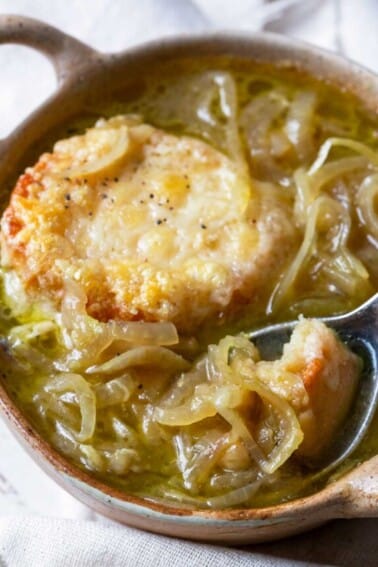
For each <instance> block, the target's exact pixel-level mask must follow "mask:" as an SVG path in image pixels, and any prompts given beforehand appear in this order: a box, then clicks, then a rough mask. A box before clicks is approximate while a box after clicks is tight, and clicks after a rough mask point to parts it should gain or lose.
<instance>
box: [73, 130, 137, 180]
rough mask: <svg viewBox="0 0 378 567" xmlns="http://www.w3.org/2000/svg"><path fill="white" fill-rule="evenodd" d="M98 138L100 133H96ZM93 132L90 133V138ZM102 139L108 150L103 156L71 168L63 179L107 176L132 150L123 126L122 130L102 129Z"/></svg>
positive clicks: (127, 133) (126, 131)
mask: <svg viewBox="0 0 378 567" xmlns="http://www.w3.org/2000/svg"><path fill="white" fill-rule="evenodd" d="M94 132H95V133H96V135H97V136H98V131H96V130H95V131H94ZM91 134H93V132H89V133H88V134H87V136H90V135H91ZM102 139H103V141H104V142H105V143H104V146H107V147H108V150H105V151H103V152H102V153H103V155H99V156H98V155H96V156H95V159H93V160H90V161H88V162H87V163H83V164H80V165H78V166H77V167H70V168H69V169H66V170H65V171H64V172H63V173H62V177H70V178H74V179H83V178H89V179H91V177H93V176H99V175H105V174H106V173H108V170H109V169H113V168H115V167H117V166H118V165H119V164H120V162H121V161H122V160H123V159H124V157H125V156H126V154H127V153H128V152H129V148H130V138H129V132H128V128H127V127H126V126H121V127H120V128H117V129H115V128H112V129H110V128H109V129H102Z"/></svg>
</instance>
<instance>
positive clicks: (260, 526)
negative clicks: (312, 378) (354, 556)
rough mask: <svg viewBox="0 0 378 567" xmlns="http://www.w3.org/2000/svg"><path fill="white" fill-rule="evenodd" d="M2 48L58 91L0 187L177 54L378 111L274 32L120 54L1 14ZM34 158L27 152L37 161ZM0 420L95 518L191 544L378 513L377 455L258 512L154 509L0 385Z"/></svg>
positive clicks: (371, 91)
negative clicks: (222, 58)
mask: <svg viewBox="0 0 378 567" xmlns="http://www.w3.org/2000/svg"><path fill="white" fill-rule="evenodd" d="M0 43H20V44H23V45H27V46H30V47H33V48H35V49H37V50H39V51H40V52H42V53H43V54H45V55H46V56H47V57H48V58H49V59H50V60H51V61H52V63H53V65H54V67H55V70H56V74H57V78H58V88H57V91H56V92H55V94H54V95H53V96H52V97H51V98H50V99H49V100H48V101H47V102H45V103H44V104H43V105H42V106H41V107H40V108H39V109H38V110H37V111H35V112H34V113H33V114H32V115H31V116H30V117H29V118H28V119H27V120H26V121H25V122H24V123H23V124H22V125H21V126H19V127H18V128H17V129H16V130H15V131H14V132H13V133H12V134H11V135H10V136H9V137H8V138H7V139H5V140H1V141H0V185H1V186H2V187H11V186H12V184H13V182H14V180H15V178H16V177H17V176H18V175H19V174H20V172H21V171H22V170H23V168H24V167H25V166H26V165H27V163H28V162H29V163H32V162H31V161H30V159H31V157H30V156H32V155H33V152H34V153H35V152H36V151H37V149H38V147H39V146H40V144H41V141H43V140H44V139H45V138H46V137H48V136H49V134H50V133H51V131H53V130H54V128H56V127H58V126H59V125H60V124H62V123H64V121H65V120H67V119H68V118H69V117H70V116H72V115H73V114H75V112H77V110H78V109H80V108H83V107H84V106H85V105H88V104H89V105H90V103H91V100H92V98H93V93H95V94H96V97H97V98H98V97H103V98H104V99H106V98H107V97H109V96H111V92H112V90H114V89H115V88H117V87H119V88H121V87H123V86H124V85H125V80H126V79H127V81H132V80H133V79H137V78H138V76H140V75H141V73H143V70H145V69H148V68H149V67H151V66H156V65H159V64H160V63H162V62H164V61H169V60H172V59H175V58H179V57H185V56H190V57H191V58H200V57H203V56H209V55H214V56H215V55H228V56H236V57H239V58H240V57H241V58H244V59H247V60H255V61H256V60H257V61H261V62H267V63H273V64H275V65H278V66H281V67H287V68H297V69H299V70H303V71H305V72H307V73H309V74H310V75H313V76H315V77H318V78H321V79H322V80H325V81H328V82H329V83H331V84H333V85H336V86H337V87H339V88H342V89H344V90H348V91H350V92H351V93H353V94H354V95H356V96H357V98H358V99H360V101H361V102H362V103H363V104H364V105H365V107H367V108H368V109H370V111H372V112H377V110H378V77H376V76H374V75H373V74H372V73H370V72H368V71H367V70H365V69H362V68H361V67H359V66H357V65H355V64H353V63H351V62H349V61H346V60H344V59H341V58H340V57H337V56H335V55H332V54H330V53H328V52H325V51H322V50H319V49H316V48H314V47H311V46H308V45H304V44H302V43H298V42H296V41H293V40H291V39H288V38H284V37H280V36H277V35H274V34H265V33H264V34H254V35H245V34H239V33H237V34H224V33H220V34H210V35H202V36H190V37H180V38H172V39H168V40H162V41H157V42H156V41H155V42H152V43H148V44H146V45H142V46H140V47H136V48H133V49H130V50H128V51H126V52H124V53H120V54H110V55H109V54H102V53H98V52H96V51H94V50H93V49H91V48H90V47H88V46H86V45H84V44H82V43H80V42H79V41H77V40H76V39H74V38H72V37H70V36H68V35H65V34H63V33H62V32H60V31H59V30H57V29H54V28H52V27H50V26H47V25H45V24H43V23H41V22H38V21H36V20H31V19H27V18H22V17H18V16H2V17H0ZM36 157H37V155H33V159H34V158H36ZM0 409H1V413H2V415H3V417H4V419H5V421H6V422H7V424H8V425H9V427H10V429H11V430H12V432H13V433H14V434H15V435H16V437H17V438H18V440H19V441H20V443H21V444H22V445H23V446H24V447H25V449H26V450H27V451H28V452H29V454H30V455H31V456H32V457H33V459H34V460H35V461H37V462H38V463H39V464H40V466H41V468H43V469H44V470H45V471H46V472H47V473H48V474H49V475H50V476H51V477H52V478H53V479H55V480H56V481H57V482H58V483H59V484H60V485H61V486H62V487H63V488H65V489H66V490H67V491H68V492H70V493H71V494H73V495H74V496H75V497H77V498H78V499H79V500H81V501H82V502H84V503H85V504H87V505H88V506H91V507H92V508H94V509H95V510H97V511H98V512H100V513H102V514H104V515H105V516H108V517H109V518H112V519H113V520H118V521H120V522H123V523H127V524H129V525H132V526H136V527H138V528H143V529H146V530H150V531H154V532H158V533H161V534H167V535H171V536H178V537H183V538H190V539H196V540H205V541H212V542H219V543H229V544H230V543H231V544H232V543H235V544H236V543H251V542H260V541H266V540H273V539H277V538H281V537H284V536H288V535H291V534H295V533H298V532H302V531H304V530H307V529H309V528H312V527H314V526H317V525H319V524H321V523H323V522H325V521H327V520H330V519H333V518H356V517H368V516H370V517H377V516H378V456H376V457H374V458H372V459H370V460H368V461H366V462H365V463H362V464H361V465H359V466H358V467H356V468H355V469H354V470H353V471H352V472H351V473H349V474H347V475H345V476H343V477H342V478H341V479H339V480H338V481H335V482H333V483H331V484H329V485H328V486H327V487H326V488H324V489H323V490H321V491H319V492H317V493H316V494H313V495H312V496H308V497H306V498H302V499H297V500H295V501H292V502H289V503H285V504H280V505H278V506H274V507H269V508H263V509H240V510H217V511H209V510H188V509H183V508H177V507H173V506H172V505H169V504H167V505H162V504H157V503H153V502H150V501H147V500H143V499H141V498H137V497H134V496H130V495H128V494H124V493H121V492H120V491H117V490H114V489H112V488H110V487H109V486H106V485H105V484H102V483H101V482H98V481H96V480H95V479H93V478H92V477H91V476H89V475H87V474H85V473H84V472H82V471H80V470H79V469H77V468H76V467H74V466H73V465H71V464H70V463H68V462H67V461H66V460H65V459H64V458H63V457H62V456H60V455H59V454H58V453H57V452H56V451H54V449H52V448H51V447H50V446H49V445H48V444H47V443H46V442H45V441H44V440H43V439H42V438H41V437H40V436H39V435H38V433H37V432H36V431H35V430H34V429H33V427H32V425H31V424H30V423H29V422H28V421H27V419H26V418H25V417H24V416H23V414H22V413H21V412H20V410H19V409H18V408H17V407H16V406H15V404H14V402H13V401H12V400H11V399H10V397H9V396H8V394H7V392H6V390H5V389H4V388H3V387H2V385H1V382H0Z"/></svg>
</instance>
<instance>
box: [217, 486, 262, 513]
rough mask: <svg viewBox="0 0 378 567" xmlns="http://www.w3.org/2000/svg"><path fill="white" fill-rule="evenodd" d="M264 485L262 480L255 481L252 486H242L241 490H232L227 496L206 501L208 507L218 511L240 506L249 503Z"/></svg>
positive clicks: (223, 495)
mask: <svg viewBox="0 0 378 567" xmlns="http://www.w3.org/2000/svg"><path fill="white" fill-rule="evenodd" d="M261 484H262V480H255V481H254V482H251V483H250V484H247V485H245V486H242V487H241V488H236V489H235V490H231V491H230V492H227V493H226V494H222V495H221V496H213V497H212V498H208V499H207V500H206V503H207V505H208V506H209V507H210V508H216V509H217V510H219V509H222V508H230V507H231V506H238V505H240V504H244V503H246V502H248V500H249V499H250V498H252V496H253V495H254V494H255V493H256V492H257V490H258V489H259V488H260V486H261Z"/></svg>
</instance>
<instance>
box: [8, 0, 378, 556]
mask: <svg viewBox="0 0 378 567" xmlns="http://www.w3.org/2000/svg"><path fill="white" fill-rule="evenodd" d="M0 12H2V13H20V14H22V15H29V16H32V17H35V18H40V19H42V20H45V21H47V22H48V23H50V24H52V25H55V26H57V27H59V28H61V29H63V30H64V31H66V32H67V33H70V34H72V35H74V36H76V37H78V38H79V39H81V40H82V41H85V42H87V43H89V44H90V45H92V46H93V47H95V48H97V49H99V50H102V51H118V50H121V49H124V48H126V47H128V46H129V45H132V44H136V43H140V42H142V41H145V40H148V39H153V38H158V37H162V36H164V35H172V34H180V33H187V32H193V31H194V32H198V31H201V30H215V29H219V28H226V27H227V28H230V27H232V28H236V29H243V30H244V31H245V30H251V31H253V30H257V29H268V30H272V31H279V32H281V33H286V34H288V35H292V36H295V37H298V38H301V39H304V40H307V41H310V42H312V43H315V44H317V45H320V46H322V47H326V48H329V49H333V50H339V51H341V52H342V53H343V54H345V55H347V56H349V57H351V58H354V59H356V60H358V61H359V62H361V63H364V64H365V65H367V66H370V67H371V68H372V69H375V70H377V71H378V58H377V22H378V0H359V1H358V2H357V0H265V1H264V0H138V1H137V2H136V1H135V0H90V1H87V2H85V1H83V0H54V2H50V0H0ZM0 69H1V79H0V116H1V120H0V138H1V137H2V136H5V135H6V134H7V133H8V132H10V131H11V129H12V128H14V127H15V126H16V125H17V124H18V123H19V122H20V121H21V120H22V119H23V118H24V117H25V116H26V115H27V114H28V113H29V112H30V111H31V110H32V109H33V108H35V107H36V106H37V105H38V104H39V103H40V102H41V101H42V100H44V99H45V98H46V97H47V96H48V95H49V94H50V93H51V92H53V90H54V88H55V79H54V76H53V72H52V69H51V67H50V65H49V63H48V62H47V61H46V60H45V59H44V58H43V57H42V56H41V55H39V54H36V53H35V52H32V51H31V50H28V49H26V48H24V47H20V46H0ZM0 455H1V460H0V567H4V566H6V567H34V566H35V567H45V566H46V567H50V566H51V567H59V566H65V565H70V566H71V567H75V566H80V567H81V566H83V567H86V566H88V567H92V566H96V565H99V566H100V565H101V566H102V565H109V566H113V565H114V566H118V565H126V566H127V565H130V566H133V567H134V566H135V567H139V566H140V567H145V566H148V567H155V566H159V565H162V566H163V565H164V566H165V565H167V564H169V565H170V567H181V566H185V567H190V566H199V567H202V566H210V565H211V566H212V567H213V565H218V564H219V565H225V566H228V565H235V566H236V565H242V566H244V565H256V566H257V567H259V566H260V565H263V566H267V567H269V566H278V565H282V566H286V565H297V564H299V565H319V564H322V565H324V564H332V565H362V566H364V567H368V566H369V565H371V566H373V565H376V564H377V559H376V558H377V557H378V539H377V538H376V536H375V534H376V533H377V527H378V520H356V521H351V522H346V521H344V522H333V523H332V524H331V525H330V526H329V527H326V528H323V529H319V530H317V531H315V532H312V533H310V534H307V535H303V536H299V537H296V538H294V539H291V540H287V541H285V542H280V543H275V544H267V545H264V546H257V547H254V548H249V549H248V550H246V548H244V549H243V550H239V551H236V550H229V549H225V548H220V547H215V546H206V545H204V544H194V543H192V542H182V541H179V540H173V539H170V538H165V537H161V536H156V535H152V534H147V533H143V532H141V531H138V530H134V529H131V528H126V527H123V526H118V525H115V524H113V523H111V522H107V521H105V520H102V519H100V518H99V517H98V516H97V515H96V514H94V513H93V512H92V511H90V510H89V509H88V508H86V507H85V506H84V505H82V504H80V503H79V502H77V501H76V500H75V499H73V498H72V497H71V496H69V495H68V494H66V493H65V492H64V491H63V490H62V489H61V488H59V487H58V486H57V485H56V484H55V483H53V481H51V480H50V479H49V478H48V477H47V476H46V475H45V474H44V473H43V472H42V471H40V469H39V468H38V467H37V466H36V465H35V464H34V463H33V462H32V461H31V459H30V458H29V457H28V456H27V455H26V453H25V452H24V451H23V450H22V449H21V448H20V447H19V445H18V444H17V443H16V441H15V440H14V439H13V437H12V436H11V435H10V433H9V432H8V431H7V430H6V428H5V425H4V424H3V423H2V422H1V420H0ZM47 516H48V518H47Z"/></svg>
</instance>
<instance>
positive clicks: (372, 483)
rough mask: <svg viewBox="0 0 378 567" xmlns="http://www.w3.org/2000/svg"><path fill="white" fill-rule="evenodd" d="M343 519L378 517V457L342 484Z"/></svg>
mask: <svg viewBox="0 0 378 567" xmlns="http://www.w3.org/2000/svg"><path fill="white" fill-rule="evenodd" d="M339 496H340V497H341V498H340V500H341V517H343V518H368V517H371V518H377V517H378V456H376V457H373V458H372V459H370V460H369V461H366V462H365V463H364V464H362V465H360V466H359V467H357V468H356V469H355V470H354V471H352V472H351V473H350V474H348V475H347V476H346V477H345V481H343V482H342V489H341V494H339Z"/></svg>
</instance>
